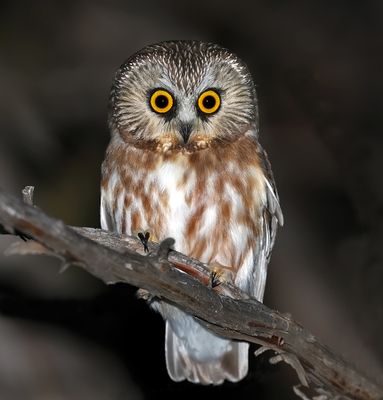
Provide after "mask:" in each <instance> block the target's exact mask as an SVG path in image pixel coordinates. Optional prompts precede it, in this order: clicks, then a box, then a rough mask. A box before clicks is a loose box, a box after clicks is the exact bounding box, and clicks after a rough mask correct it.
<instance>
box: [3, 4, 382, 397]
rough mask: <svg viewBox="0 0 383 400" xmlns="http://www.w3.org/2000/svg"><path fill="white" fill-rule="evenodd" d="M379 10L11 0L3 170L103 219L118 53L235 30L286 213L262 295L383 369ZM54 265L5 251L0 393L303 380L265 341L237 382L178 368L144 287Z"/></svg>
mask: <svg viewBox="0 0 383 400" xmlns="http://www.w3.org/2000/svg"><path fill="white" fill-rule="evenodd" d="M382 17H383V3H382V2H381V1H380V0H375V1H374V0H371V1H363V2H352V1H346V0H344V1H331V0H325V1H318V2H314V1H312V2H309V1H306V0H299V1H298V0H297V1H289V2H282V1H274V2H271V1H267V0H263V1H247V2H246V1H239V0H237V1H233V2H232V4H231V5H225V4H223V2H222V1H213V0H210V1H208V0H205V1H201V0H194V1H192V2H181V1H179V2H176V1H174V2H170V1H166V0H162V1H158V0H156V1H154V0H153V1H140V2H133V1H109V2H102V1H94V0H93V1H91V0H76V1H75V0H72V1H65V2H64V1H63V2H57V1H49V2H48V1H42V0H40V1H33V2H28V1H13V2H2V3H1V6H0V88H1V89H0V186H1V187H2V188H5V189H7V190H8V191H10V192H13V193H16V194H19V193H20V190H21V189H22V188H23V187H24V186H25V185H34V186H35V187H36V192H35V203H36V204H37V205H39V206H40V207H41V208H42V209H44V210H45V211H46V212H47V213H48V214H50V215H53V216H55V217H57V218H60V219H62V220H64V221H65V222H66V223H68V224H72V225H79V226H93V227H98V226H99V211H98V208H99V179H100V164H101V162H102V159H103V153H104V151H105V148H106V145H107V142H108V139H109V134H108V129H107V125H106V114H107V111H106V107H107V98H108V94H109V89H110V85H111V81H112V78H113V74H114V72H115V70H116V69H117V67H118V66H119V65H120V64H121V63H122V62H123V61H124V59H126V58H127V57H128V56H129V55H130V54H132V53H133V52H135V51H137V50H138V49H140V48H142V47H143V46H145V45H147V44H149V43H152V42H157V41H161V40H168V39H201V40H205V41H213V42H217V43H219V44H221V45H224V46H226V47H228V48H230V49H231V50H233V51H234V52H236V53H237V54H239V55H240V56H241V57H242V58H243V59H244V60H245V61H246V62H247V63H248V65H249V67H250V69H251V71H252V73H253V76H254V79H255V81H256V84H257V90H258V96H259V103H260V132H261V142H262V144H263V145H264V147H265V148H266V149H267V151H268V153H269V156H270V159H271V162H272V165H273V170H274V174H275V178H276V181H277V185H278V188H279V193H280V197H281V204H282V208H283V211H284V215H285V227H284V228H283V229H281V230H280V232H279V235H278V238H277V243H276V246H275V251H274V253H273V257H272V261H271V265H270V270H269V271H270V272H269V279H268V283H267V288H266V297H265V303H266V304H267V305H269V306H271V307H273V308H276V309H278V310H280V311H283V312H289V313H291V314H292V315H293V317H294V318H295V319H297V320H298V321H300V322H301V323H302V324H303V325H305V326H306V327H307V328H308V329H309V330H311V331H312V332H313V333H314V334H315V335H317V336H319V338H321V340H322V341H323V342H325V343H326V344H328V345H329V346H330V347H332V348H334V349H336V351H337V352H338V353H340V354H342V355H343V356H344V357H345V358H346V359H348V360H350V361H352V362H353V363H355V364H356V365H357V366H358V367H359V368H360V369H361V370H362V371H364V372H365V373H366V374H368V375H370V376H373V377H375V378H376V379H377V380H382V379H381V378H382V371H383V367H382V361H383V345H382V340H381V335H382V334H381V332H382V328H383V307H382V301H383V294H382V288H381V287H382V282H383V270H382V260H383V249H382V239H383V208H382V197H383V185H382V178H381V176H382V170H383V168H382V164H383V159H382V148H383V147H382V140H383V139H382V128H383V121H382V119H383V116H382V115H383V114H382V92H383V90H382V89H383V88H382V86H383V85H382V77H381V74H382V70H383V60H382V50H383V46H382V44H383V43H382V42H383V24H382V22H383V18H382ZM15 240H19V239H15V238H12V237H9V236H2V237H0V251H1V253H2V250H4V249H5V248H6V247H7V246H8V245H9V244H10V243H11V242H13V241H15ZM59 267H60V266H59V262H57V261H55V260H51V259H48V258H45V257H42V256H40V257H38V256H36V257H16V256H15V257H4V256H1V258H0V398H1V399H6V400H8V399H12V400H18V399H20V400H21V399H43V398H44V399H58V400H61V399H65V400H66V399H69V400H72V399H85V400H86V399H92V400H99V399H100V400H104V399H112V400H114V399H116V400H117V399H151V398H156V399H157V398H159V396H160V395H166V396H167V397H166V398H180V397H182V398H196V397H197V396H203V395H206V394H208V395H210V396H213V397H215V396H216V395H217V396H221V397H227V396H229V397H233V396H236V397H237V398H245V396H246V397H254V398H257V399H282V398H283V399H290V398H295V397H294V395H293V392H292V389H291V387H292V385H293V384H296V383H297V377H296V376H295V375H294V373H292V372H291V369H290V367H288V366H287V365H277V366H272V365H270V364H269V363H268V357H269V355H267V354H265V356H261V357H259V358H257V359H255V358H254V357H253V356H250V366H251V371H250V373H249V376H248V377H247V378H246V379H245V380H244V381H242V382H241V383H239V384H225V385H224V386H223V387H219V388H204V387H199V386H195V385H192V384H188V383H179V384H176V383H173V382H172V381H170V379H169V378H168V377H167V373H166V369H165V360H164V351H163V336H164V324H163V322H162V320H161V318H160V317H159V316H158V315H156V314H155V313H154V312H152V311H151V310H149V309H148V307H147V306H146V305H145V304H144V303H143V302H142V301H139V300H137V299H135V295H134V293H135V289H134V288H132V287H129V286H127V285H125V286H124V285H117V286H114V287H105V286H104V285H103V284H101V283H100V282H98V281H97V280H95V279H94V278H92V277H90V276H89V275H88V274H86V273H85V272H83V271H81V270H80V269H78V268H76V267H72V268H70V269H69V270H67V271H66V272H65V273H62V274H59Z"/></svg>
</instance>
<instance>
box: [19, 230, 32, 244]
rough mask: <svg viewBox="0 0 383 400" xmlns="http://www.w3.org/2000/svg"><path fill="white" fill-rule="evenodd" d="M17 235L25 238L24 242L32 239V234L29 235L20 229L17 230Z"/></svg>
mask: <svg viewBox="0 0 383 400" xmlns="http://www.w3.org/2000/svg"><path fill="white" fill-rule="evenodd" d="M15 235H16V236H18V237H19V238H20V239H22V240H24V242H27V241H28V240H32V239H33V238H32V236H29V235H27V234H25V233H22V232H20V231H19V230H17V229H16V230H15Z"/></svg>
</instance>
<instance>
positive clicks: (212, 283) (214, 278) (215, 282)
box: [210, 271, 222, 289]
mask: <svg viewBox="0 0 383 400" xmlns="http://www.w3.org/2000/svg"><path fill="white" fill-rule="evenodd" d="M221 283H222V282H221V281H220V280H219V277H218V274H217V272H215V271H212V272H211V274H210V286H211V288H212V289H214V288H215V287H217V286H219V285H220V284H221Z"/></svg>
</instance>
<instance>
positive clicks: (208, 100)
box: [202, 96, 215, 110]
mask: <svg viewBox="0 0 383 400" xmlns="http://www.w3.org/2000/svg"><path fill="white" fill-rule="evenodd" d="M202 104H203V106H204V107H205V108H207V109H208V110H209V109H210V108H213V107H214V106H215V98H214V97H213V96H206V97H205V98H204V99H203V100H202Z"/></svg>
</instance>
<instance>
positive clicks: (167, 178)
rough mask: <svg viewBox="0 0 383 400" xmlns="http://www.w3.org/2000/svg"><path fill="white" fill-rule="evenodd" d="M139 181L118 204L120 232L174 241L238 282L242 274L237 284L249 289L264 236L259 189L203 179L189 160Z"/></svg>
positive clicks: (235, 181) (178, 247) (161, 168)
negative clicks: (261, 235)
mask: <svg viewBox="0 0 383 400" xmlns="http://www.w3.org/2000/svg"><path fill="white" fill-rule="evenodd" d="M252 176H254V173H253V174H252ZM137 179H139V181H140V184H139V183H137V184H136V183H135V181H134V178H133V177H132V179H131V182H132V183H131V185H130V187H129V188H126V189H125V192H124V193H122V194H121V199H120V200H119V201H118V202H117V204H116V210H115V211H116V212H115V213H114V216H115V219H116V221H115V226H116V227H117V231H119V232H122V233H125V234H137V232H139V231H143V230H148V231H149V232H150V233H151V237H152V238H153V239H154V240H158V241H160V240H163V239H165V238H167V237H172V238H174V239H175V249H176V250H178V251H180V252H182V253H184V254H186V255H188V256H190V257H193V258H196V259H198V260H200V261H201V262H204V263H206V264H207V265H215V264H217V263H218V264H220V265H222V266H225V267H227V268H228V269H230V270H231V272H232V274H231V275H232V276H231V277H232V278H233V279H234V280H235V277H236V275H237V273H238V272H239V270H241V271H240V273H239V275H238V282H236V283H237V284H238V286H240V287H241V288H242V289H244V290H247V286H248V285H247V280H249V279H251V276H252V272H251V271H252V269H253V268H254V251H255V248H256V246H257V238H258V235H259V215H260V213H259V210H258V207H257V205H258V204H260V202H259V201H258V200H257V198H259V197H260V196H259V194H258V193H257V192H256V191H254V190H253V189H254V185H252V184H251V183H249V184H246V182H244V181H241V180H239V179H238V178H237V177H236V179H232V180H230V179H228V176H227V175H223V174H218V173H210V174H205V175H202V176H200V175H198V174H197V172H196V170H194V169H193V168H190V166H189V164H188V163H186V162H184V160H183V159H181V160H176V161H173V162H164V163H162V164H161V165H160V166H159V167H158V168H156V169H155V170H154V171H151V172H148V173H147V174H146V176H145V177H144V178H143V177H137ZM252 179H253V178H252ZM249 204H251V206H249ZM126 205H128V207H126Z"/></svg>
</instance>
